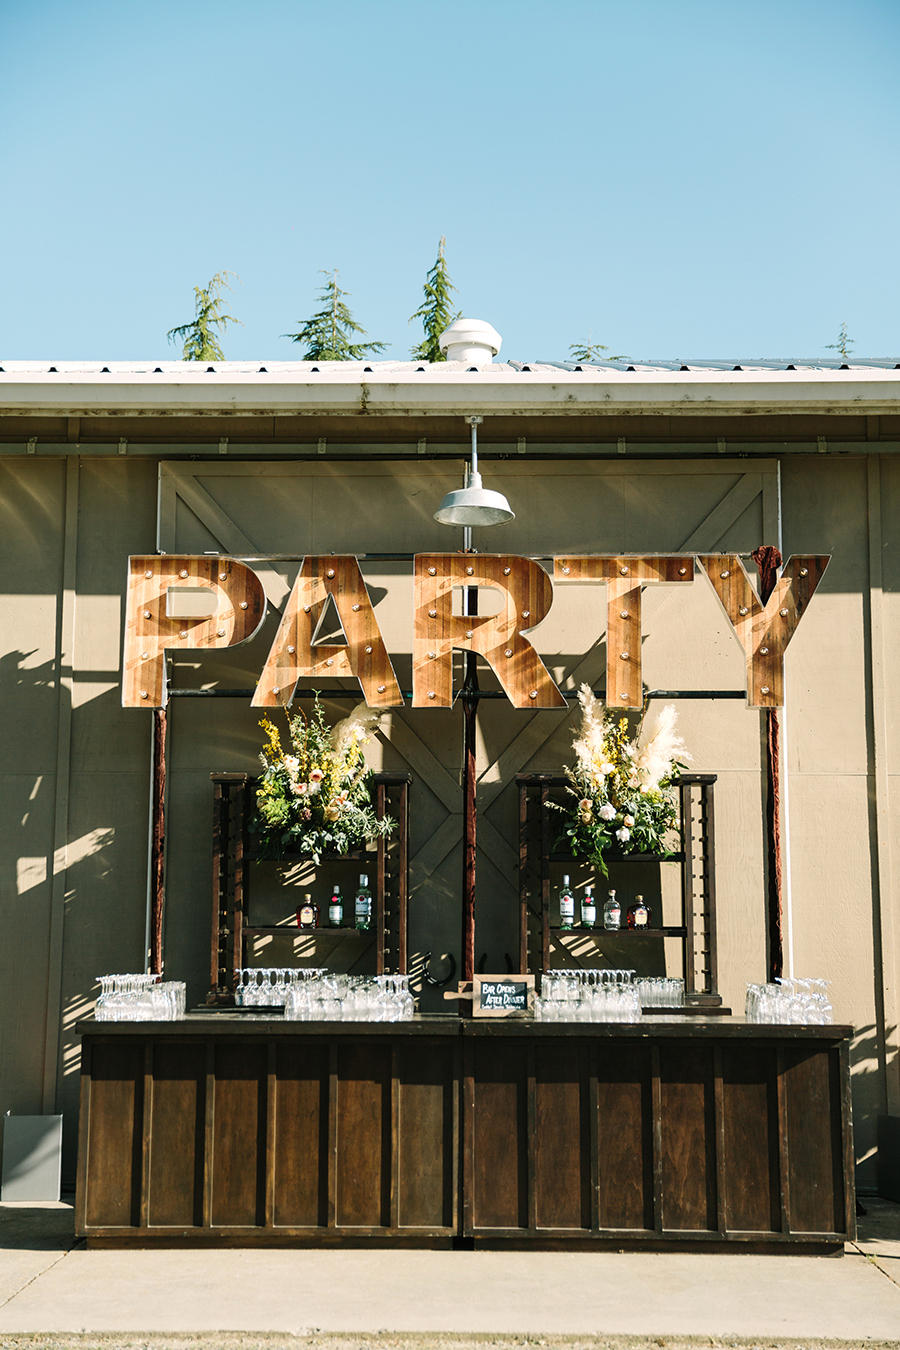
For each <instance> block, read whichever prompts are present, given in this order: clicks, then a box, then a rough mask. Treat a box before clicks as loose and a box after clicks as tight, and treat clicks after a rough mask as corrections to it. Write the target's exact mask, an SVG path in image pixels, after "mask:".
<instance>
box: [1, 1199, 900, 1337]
mask: <svg viewBox="0 0 900 1350" xmlns="http://www.w3.org/2000/svg"><path fill="white" fill-rule="evenodd" d="M864 1203H865V1204H866V1206H867V1208H868V1210H869V1213H868V1215H867V1217H866V1218H865V1219H863V1220H861V1223H860V1228H861V1234H860V1239H859V1241H858V1242H857V1243H855V1244H851V1245H848V1248H847V1251H846V1254H845V1255H844V1256H843V1257H807V1256H787V1255H785V1256H751V1255H739V1254H734V1255H732V1254H731V1253H726V1254H709V1255H701V1254H694V1253H684V1252H672V1253H669V1252H666V1253H649V1252H647V1253H643V1252H640V1253H616V1252H587V1253H583V1252H571V1253H568V1252H448V1251H402V1250H391V1249H379V1250H365V1251H364V1250H354V1249H352V1248H347V1249H343V1250H338V1251H322V1250H319V1251H316V1250H299V1249H268V1250H261V1249H259V1248H243V1249H222V1248H214V1249H208V1250H197V1249H196V1248H194V1249H178V1250H162V1251H153V1250H151V1251H148V1250H101V1251H87V1250H85V1249H84V1246H83V1244H81V1243H76V1242H75V1239H74V1237H73V1229H72V1209H71V1206H69V1205H67V1204H60V1205H43V1206H25V1205H0V1347H2V1348H3V1350H19V1347H23V1348H24V1347H25V1346H28V1347H32V1350H34V1347H38V1346H40V1347H44V1348H46V1350H50V1348H51V1347H66V1348H67V1350H68V1348H69V1347H71V1348H72V1350H75V1348H76V1347H78V1350H89V1348H90V1350H94V1347H100V1346H102V1347H103V1348H104V1350H111V1348H112V1347H115V1350H138V1348H140V1350H144V1347H153V1350H182V1347H184V1348H185V1350H188V1347H189V1348H190V1350H195V1348H196V1350H199V1348H200V1347H210V1348H212V1347H215V1350H230V1347H232V1346H234V1347H241V1348H242V1350H257V1347H259V1350H263V1347H265V1348H266V1350H270V1348H271V1350H274V1348H275V1347H282V1346H283V1347H290V1350H306V1348H307V1347H313V1346H314V1347H316V1350H357V1348H358V1350H363V1347H365V1350H370V1348H371V1350H374V1348H375V1347H378V1348H379V1350H469V1347H482V1348H483V1350H487V1347H492V1346H497V1347H503V1348H504V1350H518V1347H542V1346H547V1347H566V1350H582V1348H583V1350H604V1348H605V1347H616V1350H625V1348H626V1347H627V1348H628V1350H644V1348H645V1347H651V1346H652V1347H657V1346H664V1347H666V1350H680V1348H681V1347H688V1346H690V1347H691V1348H692V1350H699V1348H700V1347H703V1348H706V1347H712V1346H721V1345H744V1346H747V1347H753V1350H768V1347H770V1346H788V1345H791V1344H793V1345H794V1346H796V1347H797V1350H801V1347H802V1350H813V1347H817V1346H819V1345H823V1344H827V1345H829V1346H836V1345H844V1346H847V1347H857V1346H863V1345H868V1346H870V1347H873V1348H874V1347H875V1346H886V1345H889V1346H891V1347H897V1348H898V1350H900V1205H893V1204H890V1203H889V1202H887V1201H878V1200H868V1199H867V1200H866V1201H865V1202H864ZM227 1333H233V1334H232V1335H228V1334H227Z"/></svg>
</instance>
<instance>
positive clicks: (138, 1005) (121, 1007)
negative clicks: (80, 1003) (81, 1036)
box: [94, 974, 187, 1022]
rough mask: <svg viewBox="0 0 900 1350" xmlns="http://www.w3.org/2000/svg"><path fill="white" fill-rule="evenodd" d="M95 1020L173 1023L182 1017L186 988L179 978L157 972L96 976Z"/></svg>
mask: <svg viewBox="0 0 900 1350" xmlns="http://www.w3.org/2000/svg"><path fill="white" fill-rule="evenodd" d="M97 980H98V983H99V985H100V997H99V998H98V1000H97V1007H96V1010H95V1012H94V1016H95V1018H96V1020H97V1021H98V1022H177V1021H180V1019H181V1018H183V1017H184V1014H185V1006H186V997H187V990H186V986H185V984H184V981H183V980H162V979H161V978H160V976H159V975H138V974H133V975H98V977H97Z"/></svg>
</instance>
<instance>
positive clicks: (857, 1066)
mask: <svg viewBox="0 0 900 1350" xmlns="http://www.w3.org/2000/svg"><path fill="white" fill-rule="evenodd" d="M850 1066H851V1086H852V1092H853V1100H854V1104H855V1106H856V1111H855V1115H854V1131H853V1147H854V1152H855V1154H856V1166H857V1168H858V1169H859V1176H858V1181H859V1184H860V1186H861V1187H864V1188H865V1189H866V1190H873V1189H874V1188H875V1186H876V1184H877V1143H876V1121H877V1117H878V1116H880V1115H883V1114H884V1113H885V1109H886V1108H885V1097H884V1093H885V1083H886V1082H887V1081H888V1080H889V1079H890V1078H891V1075H895V1074H896V1073H897V1072H898V1051H897V1028H896V1027H894V1026H890V1025H888V1026H886V1027H885V1029H884V1036H882V1035H881V1033H880V1031H879V1029H878V1027H877V1025H875V1024H874V1023H870V1024H868V1025H866V1026H861V1027H859V1028H858V1029H857V1030H856V1032H855V1034H854V1036H853V1040H852V1041H851V1046H850ZM860 1108H861V1109H860Z"/></svg>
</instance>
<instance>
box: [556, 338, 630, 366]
mask: <svg viewBox="0 0 900 1350" xmlns="http://www.w3.org/2000/svg"><path fill="white" fill-rule="evenodd" d="M608 351H609V348H608V347H604V345H603V343H602V342H573V343H572V344H571V346H570V347H569V359H570V360H571V361H578V362H581V361H621V359H622V357H621V354H619V355H616V356H602V355H601V352H608Z"/></svg>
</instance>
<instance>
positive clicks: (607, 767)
mask: <svg viewBox="0 0 900 1350" xmlns="http://www.w3.org/2000/svg"><path fill="white" fill-rule="evenodd" d="M615 771H616V766H615V764H610V762H609V760H606V761H605V762H604V763H603V764H601V765H600V772H601V773H602V774H604V775H605V776H606V777H609V775H610V774H611V773H615Z"/></svg>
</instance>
